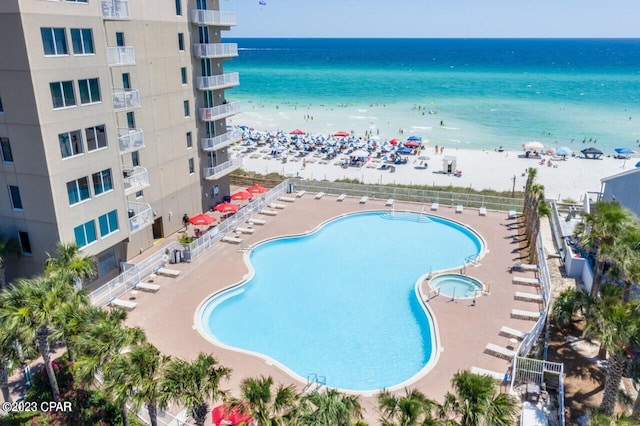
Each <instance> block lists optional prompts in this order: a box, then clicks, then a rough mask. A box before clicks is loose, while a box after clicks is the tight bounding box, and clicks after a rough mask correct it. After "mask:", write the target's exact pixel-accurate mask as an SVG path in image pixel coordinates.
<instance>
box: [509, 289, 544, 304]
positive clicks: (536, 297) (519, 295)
mask: <svg viewBox="0 0 640 426" xmlns="http://www.w3.org/2000/svg"><path fill="white" fill-rule="evenodd" d="M514 299H516V300H524V301H525V302H544V295H542V294H534V293H527V292H524V291H516V294H515V296H514Z"/></svg>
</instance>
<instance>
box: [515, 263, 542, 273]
mask: <svg viewBox="0 0 640 426" xmlns="http://www.w3.org/2000/svg"><path fill="white" fill-rule="evenodd" d="M511 269H512V270H514V271H534V272H537V271H538V270H540V265H531V264H528V263H514V264H513V266H512V267H511Z"/></svg>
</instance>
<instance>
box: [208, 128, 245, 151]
mask: <svg viewBox="0 0 640 426" xmlns="http://www.w3.org/2000/svg"><path fill="white" fill-rule="evenodd" d="M240 140H242V131H241V130H232V131H230V132H227V133H225V134H223V135H219V136H216V137H214V138H203V139H200V148H202V150H204V151H216V150H218V149H222V148H224V147H227V146H229V145H231V144H232V143H235V142H238V141H240Z"/></svg>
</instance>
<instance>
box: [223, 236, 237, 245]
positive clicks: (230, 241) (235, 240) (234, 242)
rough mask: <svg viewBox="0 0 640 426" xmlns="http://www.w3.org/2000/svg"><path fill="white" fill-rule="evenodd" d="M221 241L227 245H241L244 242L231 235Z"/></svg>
mask: <svg viewBox="0 0 640 426" xmlns="http://www.w3.org/2000/svg"><path fill="white" fill-rule="evenodd" d="M220 241H224V242H225V243H232V244H240V243H241V242H242V238H238V237H231V236H229V235H226V236H224V237H222V239H221V240H220Z"/></svg>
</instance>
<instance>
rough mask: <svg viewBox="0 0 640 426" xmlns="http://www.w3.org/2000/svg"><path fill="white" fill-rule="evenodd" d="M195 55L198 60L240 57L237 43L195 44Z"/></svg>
mask: <svg viewBox="0 0 640 426" xmlns="http://www.w3.org/2000/svg"><path fill="white" fill-rule="evenodd" d="M193 54H194V55H195V56H196V57H198V58H231V57H233V56H238V45H237V44H236V43H208V44H194V45H193Z"/></svg>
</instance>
